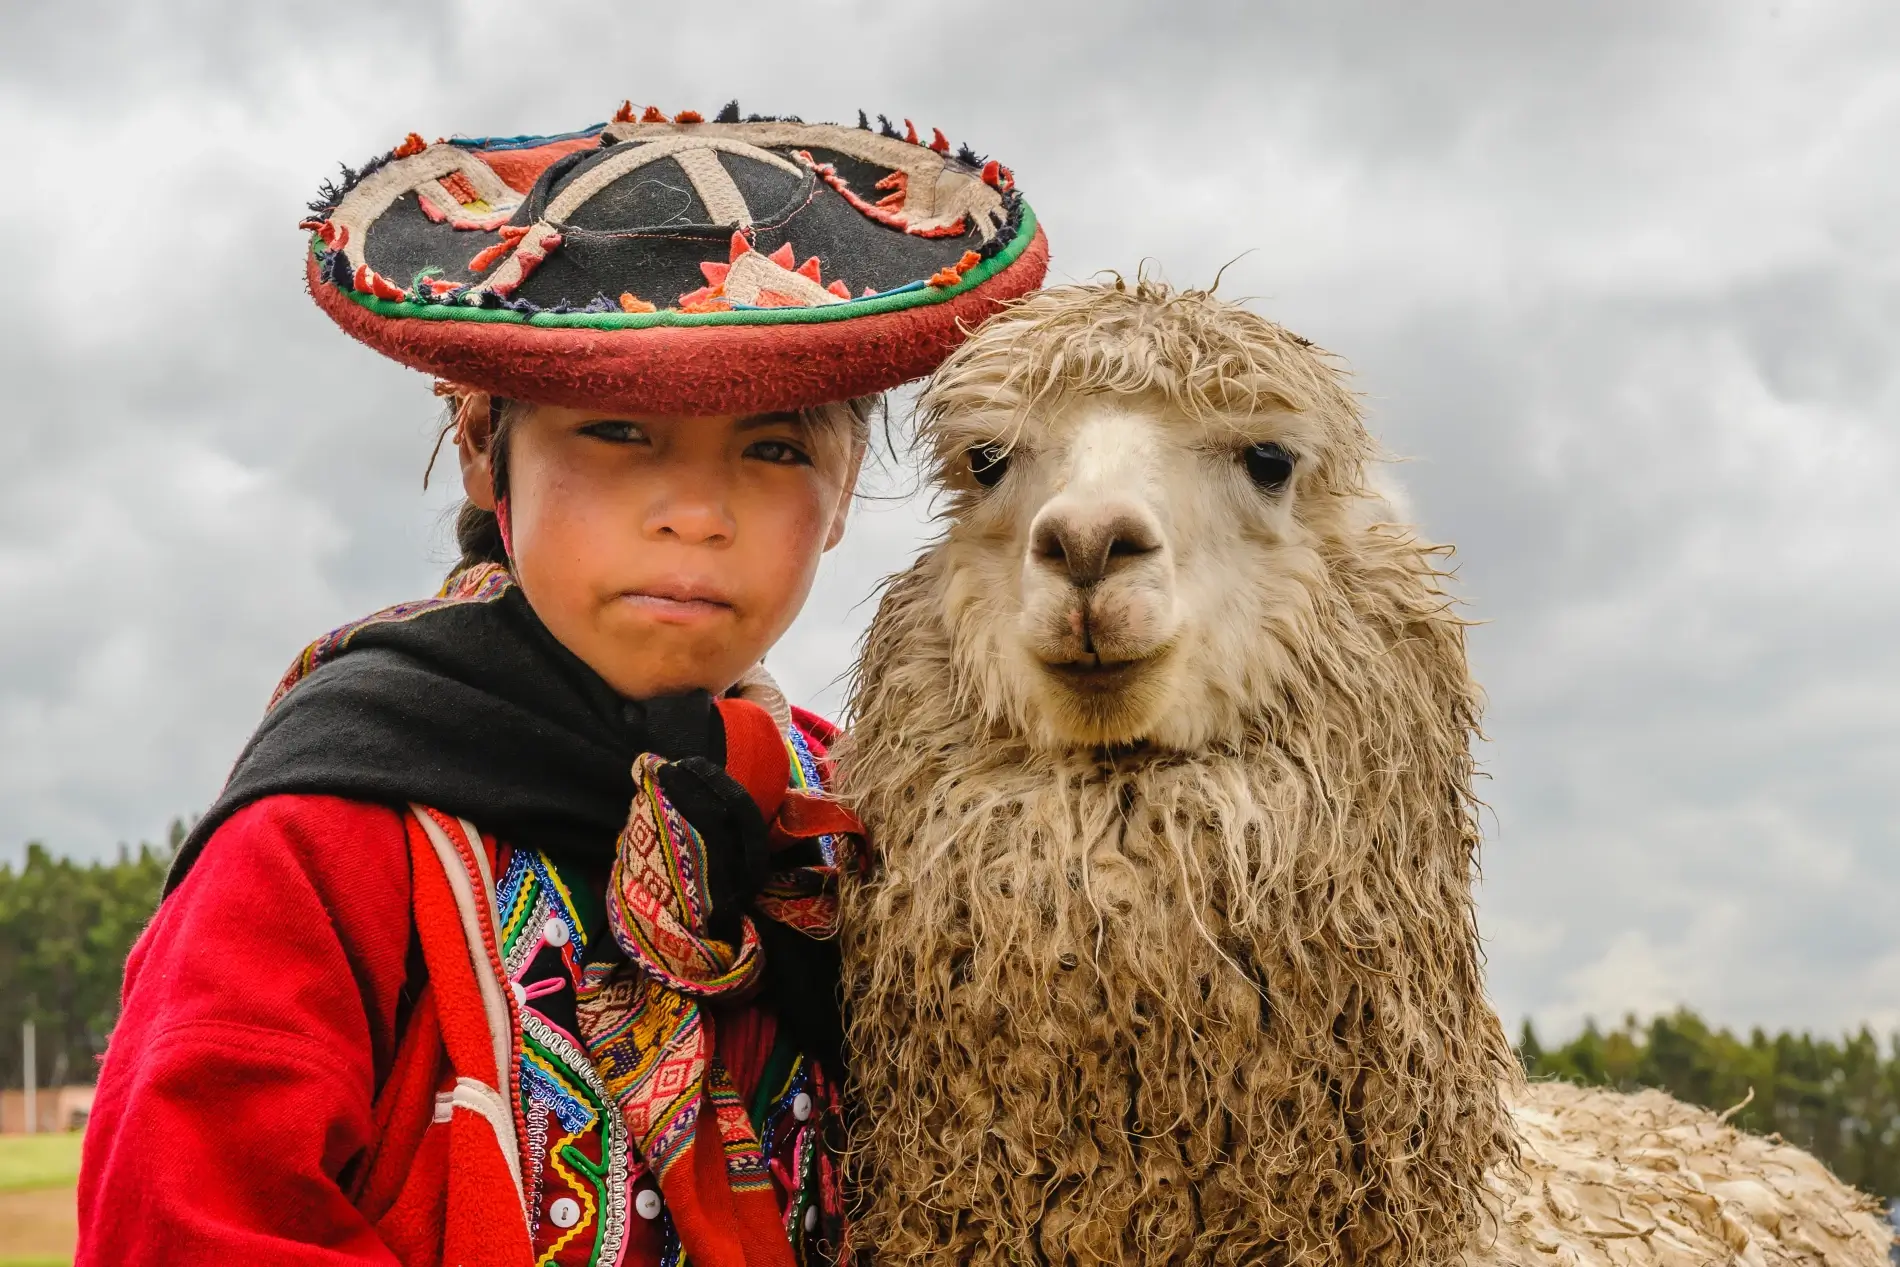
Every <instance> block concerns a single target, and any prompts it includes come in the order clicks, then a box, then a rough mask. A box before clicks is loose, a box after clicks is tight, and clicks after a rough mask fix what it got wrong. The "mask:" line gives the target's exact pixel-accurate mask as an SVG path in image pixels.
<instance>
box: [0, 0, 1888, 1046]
mask: <svg viewBox="0 0 1900 1267" xmlns="http://www.w3.org/2000/svg"><path fill="white" fill-rule="evenodd" d="M0 12H3V13H4V17H3V18H0V125H4V128H5V131H6V134H7V135H8V136H9V137H10V138H11V139H10V141H9V142H8V147H9V150H10V152H11V153H12V154H13V156H14V157H13V158H12V159H11V160H10V161H9V162H8V164H7V167H6V171H7V177H8V189H7V195H8V196H7V197H5V198H4V199H0V242H4V243H5V247H4V255H3V256H0V258H4V259H5V261H6V268H5V273H4V277H5V285H6V286H7V287H8V289H9V290H10V292H11V293H10V294H9V295H8V297H7V302H6V303H5V304H4V305H0V371H3V372H4V375H5V382H6V384H7V387H8V393H7V402H6V405H5V407H4V413H3V416H4V421H3V422H0V471H3V472H4V480H5V489H6V491H5V495H4V496H0V859H5V858H15V859H17V858H18V857H19V856H20V851H21V847H22V844H23V842H25V841H26V840H29V839H39V840H43V841H45V842H46V843H47V844H48V845H50V846H51V847H53V848H55V849H57V850H61V851H66V852H69V853H72V854H75V855H80V856H91V855H99V854H103V853H106V852H108V851H110V850H112V849H114V848H115V847H116V845H117V844H118V843H119V842H121V841H136V840H139V839H141V838H157V837H158V836H159V835H160V834H161V833H162V831H163V829H164V825H165V823H166V822H167V820H169V819H170V818H171V817H172V816H173V815H177V814H190V813H195V812H196V811H198V810H200V809H202V808H203V807H204V806H205V805H206V804H207V803H208V802H209V801H210V800H211V798H212V796H213V794H214V793H215V792H216V790H217V788H218V785H219V784H220V782H221V781H222V778H223V774H224V772H225V770H226V769H227V768H228V765H229V763H230V761H231V758H232V757H233V756H234V755H235V753H236V751H237V749H238V746H239V744H240V743H241V742H242V741H243V739H244V738H245V736H246V735H247V734H248V732H249V731H250V729H251V727H252V726H253V725H254V723H255V721H256V719H257V716H258V714H259V711H260V709H261V708H262V706H263V703H264V701H265V699H266V697H267V696H268V693H269V691H270V688H271V686H272V684H273V683H274V682H275V681H276V679H277V677H278V675H279V673H280V672H281V671H282V669H283V668H284V666H285V665H286V664H287V663H288V662H289V660H290V658H291V657H292V656H293V655H294V654H295V653H296V651H297V650H298V649H299V648H300V647H301V646H302V645H303V644H304V643H305V642H306V641H308V640H309V639H310V638H312V637H314V636H315V635H317V634H319V633H321V632H322V631H324V630H325V629H327V628H329V627H331V626H334V625H336V624H338V623H341V622H342V621H344V620H346V619H349V618H351V617H354V616H357V615H360V614H362V613H364V612H367V611H369V610H372V609H374V608H377V607H380V606H383V605H385V604H388V603H390V602H393V601H396V600H399V599H404V598H410V597H415V596H417V595H419V594H421V593H424V592H426V591H428V590H430V589H432V588H433V586H434V585H435V583H436V582H437V581H438V580H439V578H440V574H441V572H442V570H443V567H444V564H445V562H446V560H447V558H448V557H449V550H448V534H447V532H446V530H445V523H444V518H443V516H444V512H445V510H446V508H447V507H448V506H449V504H450V503H449V500H448V496H449V494H448V490H446V489H444V488H441V487H438V488H437V489H436V490H434V491H433V492H430V493H428V494H424V493H423V492H422V491H421V489H420V480H421V473H422V468H423V464H424V462H425V460H426V458H427V453H428V448H429V442H430V440H431V438H432V436H433V430H434V424H435V408H434V404H435V402H434V401H433V400H432V399H431V397H430V395H429V391H428V382H427V380H426V379H425V378H423V377H421V376H420V375H416V374H414V373H412V372H410V371H407V370H404V369H401V368H399V367H397V366H395V365H393V364H391V363H388V362H384V361H382V360H381V359H380V358H378V357H377V356H375V355H374V354H372V353H370V352H368V351H367V350H365V349H363V348H361V347H359V346H357V345H355V344H353V343H351V342H350V341H349V340H348V339H346V338H345V337H344V336H342V335H341V334H340V333H338V332H337V331H336V330H335V329H334V328H333V327H332V326H331V325H330V324H329V322H328V321H327V320H326V319H325V318H324V317H323V316H322V315H321V314H320V313H319V312H318V311H317V310H316V308H315V307H314V306H313V305H312V304H311V303H310V301H309V299H308V298H307V297H305V295H304V293H303V289H302V281H301V278H302V252H303V241H304V235H303V234H302V233H301V232H299V230H298V229H297V227H296V224H297V221H298V219H299V214H300V209H301V207H302V204H303V202H304V200H305V199H307V198H308V197H310V196H311V195H312V193H313V192H314V190H315V187H316V185H317V183H318V181H319V180H321V179H322V178H323V177H325V176H327V175H329V174H331V173H332V172H334V170H335V165H336V163H337V162H338V161H339V160H346V161H348V162H350V163H352V164H356V163H360V162H361V161H362V160H364V159H366V158H368V157H370V156H372V155H374V154H377V153H380V152H382V151H384V150H386V149H388V148H389V147H390V146H391V145H393V144H394V143H395V142H397V141H398V140H400V139H401V137H402V136H403V134H404V133H406V132H408V131H410V130H412V129H413V130H416V131H420V132H422V133H423V134H424V135H427V136H435V135H438V134H449V133H463V134H473V135H481V134H514V133H522V132H557V131H563V130H568V129H571V128H575V127H580V126H585V125H587V124H591V123H596V122H599V121H601V120H602V119H604V118H606V117H607V116H608V114H610V113H611V112H612V110H613V108H614V107H615V106H616V105H617V104H618V103H619V102H620V101H621V100H622V99H623V98H629V97H630V98H631V99H632V100H633V101H634V102H635V103H636V104H638V105H645V104H648V103H652V104H657V105H659V106H660V107H661V108H662V109H665V110H667V111H669V112H672V111H676V110H680V109H684V108H688V107H692V108H696V109H699V110H702V111H711V110H714V109H717V108H718V106H720V105H721V104H723V103H724V102H725V101H726V100H727V99H728V98H729V97H732V96H737V97H738V98H739V100H740V102H741V103H742V105H744V106H745V107H747V108H748V109H756V110H761V111H765V112H768V113H780V112H784V113H796V114H800V115H802V116H804V117H806V118H808V119H842V120H850V119H854V118H855V117H856V111H857V109H858V108H859V107H860V106H863V107H864V108H866V109H868V110H870V111H871V112H872V113H873V114H875V113H877V112H879V111H885V112H889V113H891V114H893V115H895V116H900V117H901V116H909V117H911V118H913V119H915V120H916V121H917V122H918V124H919V125H920V126H921V127H924V128H928V127H930V126H938V127H941V128H943V129H944V131H945V132H946V133H947V134H948V135H949V136H950V137H951V138H952V139H953V140H955V141H963V140H968V141H969V142H970V143H971V144H972V145H973V146H974V147H975V148H977V149H978V150H980V151H983V152H986V153H992V154H994V155H996V156H998V157H999V158H1001V159H1002V160H1003V161H1004V162H1006V163H1008V164H1010V165H1011V166H1012V167H1013V168H1014V169H1015V171H1016V172H1017V175H1018V178H1019V180H1020V182H1021V185H1022V187H1023V189H1024V190H1025V191H1026V193H1027V195H1028V197H1029V198H1030V200H1031V201H1032V202H1033V203H1034V205H1035V206H1036V208H1037V210H1038V212H1039V214H1040V215H1041V217H1042V219H1043V220H1044V223H1045V224H1046V225H1047V227H1048V230H1049V235H1050V240H1051V243H1052V246H1053V268H1054V274H1055V277H1056V278H1057V279H1082V278H1087V277H1089V276H1090V275H1092V274H1093V273H1095V272H1096V270H1098V269H1104V268H1120V269H1123V270H1132V269H1133V268H1135V267H1136V266H1137V264H1138V263H1139V262H1140V261H1141V260H1143V259H1144V258H1146V259H1151V260H1153V261H1154V262H1155V263H1156V264H1157V265H1158V266H1159V267H1160V268H1161V270H1162V271H1163V272H1165V273H1166V274H1167V275H1168V276H1169V277H1170V278H1172V279H1173V280H1175V281H1176V282H1178V283H1184V284H1204V283H1206V282H1207V281H1208V280H1209V279H1211V278H1212V276H1213V274H1214V271H1215V270H1216V269H1217V268H1218V267H1219V266H1220V265H1221V264H1222V263H1223V262H1225V261H1228V260H1230V259H1233V258H1234V257H1236V256H1241V255H1242V253H1243V252H1248V254H1245V255H1244V257H1243V258H1241V259H1240V260H1239V262H1238V263H1236V264H1234V265H1233V266H1232V267H1231V268H1229V269H1228V271H1227V275H1226V280H1225V281H1224V282H1223V284H1222V291H1223V293H1227V294H1232V295H1236V296H1242V295H1244V296H1252V297H1253V299H1252V302H1253V303H1254V304H1255V306H1256V307H1257V308H1258V309H1259V310H1260V311H1261V312H1263V313H1265V314H1267V315H1269V316H1271V317H1274V318H1275V319H1277V320H1280V321H1282V322H1285V323H1286V324H1287V325H1289V326H1291V327H1292V328H1294V329H1296V330H1298V331H1300V332H1302V333H1304V334H1306V335H1308V336H1309V337H1311V338H1314V339H1316V340H1317V341H1319V342H1320V343H1322V344H1324V345H1326V346H1327V347H1329V348H1331V349H1333V350H1335V351H1337V352H1339V353H1340V354H1341V355H1342V356H1344V357H1345V358H1346V359H1347V360H1349V361H1350V362H1351V363H1352V365H1353V366H1354V368H1355V370H1356V373H1357V382H1358V386H1359V388H1360V390H1362V391H1363V392H1364V393H1365V396H1366V400H1367V406H1368V413H1369V417H1370V419H1371V423H1372V425H1373V427H1374V429H1375V430H1376V431H1377V433H1378V434H1379V436H1380V437H1381V438H1382V439H1383V440H1384V442H1385V443H1386V445H1387V446H1388V447H1389V448H1390V449H1391V450H1392V451H1393V452H1394V453H1395V454H1398V455H1402V456H1403V457H1405V458H1406V459H1407V461H1406V462H1405V463H1404V464H1403V465H1400V466H1398V467H1397V468H1396V475H1397V478H1398V479H1399V481H1400V482H1401V484H1402V485H1403V488H1404V490H1405V492H1406V494H1407V496H1408V498H1409V501H1410V504H1411V506H1412V509H1413V511H1414V513H1415V514H1416V516H1417V517H1418V519H1419V521H1420V522H1421V523H1422V524H1423V526H1424V528H1425V530H1426V531H1427V532H1428V533H1429V534H1431V535H1433V536H1436V537H1438V538H1440V539H1445V540H1450V541H1452V542H1454V543H1456V545H1457V546H1458V549H1459V558H1460V560H1461V563H1460V580H1459V588H1460V591H1461V593H1462V594H1463V596H1464V598H1465V599H1466V600H1467V602H1468V605H1469V611H1470V613H1471V615H1472V616H1473V617H1474V618H1477V619H1480V620H1483V621H1485V622H1486V623H1485V624H1484V625H1483V626H1482V627H1481V628H1480V629H1478V630H1477V631H1476V633H1475V635H1474V638H1473V656H1474V658H1475V661H1476V666H1477V670H1478V674H1479V676H1480V678H1481V679H1482V680H1483V681H1484V683H1485V685H1486V687H1487V688H1488V691H1489V694H1490V699H1491V710H1490V714H1489V721H1488V730H1489V734H1490V742H1489V743H1488V745H1487V746H1486V749H1485V752H1484V762H1485V765H1486V768H1487V770H1488V772H1489V774H1490V776H1491V780H1490V782H1489V784H1488V786H1487V788H1486V793H1485V794H1486V797H1487V800H1488V801H1489V802H1490V804H1491V806H1492V809H1493V813H1492V815H1491V817H1490V818H1489V819H1488V821H1487V828H1488V831H1487V836H1488V839H1487V843H1486V847H1485V872H1486V881H1485V887H1484V890H1483V896H1482V902H1483V912H1482V922H1483V926H1484V928H1485V931H1486V933H1487V936H1488V938H1489V940H1490V948H1491V949H1490V953H1491V967H1492V976H1493V988H1494V992H1495V994H1496V996H1497V1000H1498V1004H1499V1007H1500V1010H1501V1011H1502V1012H1503V1013H1504V1015H1505V1016H1506V1018H1507V1020H1509V1021H1510V1022H1512V1023H1513V1024H1515V1022H1516V1021H1517V1019H1518V1018H1521V1017H1523V1016H1526V1015H1530V1016H1534V1017H1535V1018H1536V1019H1537V1021H1538V1022H1539V1023H1540V1025H1541V1026H1543V1027H1545V1028H1546V1029H1547V1030H1548V1029H1555V1030H1557V1031H1566V1032H1567V1031H1568V1030H1570V1029H1571V1028H1573V1027H1574V1026H1575V1025H1576V1024H1577V1023H1579V1021H1580V1020H1581V1018H1582V1017H1583V1016H1585V1015H1595V1016H1598V1017H1600V1018H1605V1019H1609V1020H1614V1019H1616V1018H1618V1017H1620V1016H1621V1015H1622V1013H1624V1012H1625V1011H1626V1010H1631V1009H1633V1010H1636V1011H1638V1012H1643V1013H1648V1012H1651V1011H1654V1010H1657V1009H1661V1008H1667V1007H1671V1006H1674V1005H1675V1004H1677V1003H1688V1004H1691V1005H1693V1006H1695V1007H1697V1008H1699V1009H1701V1010H1702V1011H1703V1012H1705V1013H1706V1014H1709V1015H1711V1016H1713V1017H1714V1018H1716V1019H1718V1020H1720V1021H1722V1022H1725V1023H1728V1024H1734V1025H1751V1024H1756V1023H1760V1024H1766V1025H1772V1026H1781V1025H1794V1026H1812V1027H1818V1028H1822V1029H1838V1028H1841V1027H1845V1026H1849V1025H1857V1024H1859V1023H1860V1022H1862V1021H1870V1022H1872V1023H1874V1024H1875V1025H1876V1026H1877V1027H1880V1028H1883V1029H1892V1028H1896V1027H1900V847H1897V846H1900V809H1897V808H1896V804H1897V798H1900V562H1897V561H1896V557H1895V549H1894V542H1895V541H1896V540H1897V539H1900V500H1896V496H1895V490H1896V488H1897V487H1900V369H1897V368H1896V366H1897V365H1900V358H1897V357H1896V352H1900V251H1897V250H1896V247H1897V246H1900V165H1897V164H1896V155H1900V8H1896V7H1895V6H1894V5H1893V4H1891V3H1888V2H1886V0H1869V2H1868V3H1864V4H1851V3H1838V4H1822V3H1794V2H1790V3H1785V4H1771V3H1765V2H1759V0H1711V2H1710V3H1705V4H1689V3H1658V2H1655V0H1643V2H1641V3H1635V2H1631V3H1602V2H1595V0H1592V2H1589V3H1585V2H1583V0H1577V2H1575V3H1570V4H1562V5H1557V4H1532V5H1527V4H1522V3H1515V2H1512V0H1498V2H1497V3H1494V4H1444V3H1439V4H1431V5H1414V4H1407V3H1401V2H1400V0H1390V2H1389V3H1384V4H1345V3H1336V2H1329V3H1326V4H1312V3H1288V4H1279V3H1261V2H1259V0H1251V2H1249V3H1234V4H1210V3H1182V2H1181V0H1170V2H1169V3H1166V4H1161V3H1152V4H1144V5H1135V4H1128V3H1104V2H1103V0H1092V2H1090V3H1050V2H1047V0H1039V2H1037V3H1023V2H1022V0H1014V2H1012V3H995V2H993V0H975V2H972V0H963V2H962V3H958V4H954V5H948V4H941V3H933V4H923V3H898V2H895V0H884V2H882V3H835V4H828V5H827V4H785V3H777V4H739V3H725V4H720V5H690V6H689V5H685V4H673V5H653V4H645V5H637V6H636V5H606V4H596V5H579V4H560V3H548V2H547V0H542V2H541V3H537V4H535V5H503V4H499V3H489V4H451V3H435V4H422V3H409V4H402V5H390V4H378V5H355V4H351V3H344V2H342V0H330V2H329V3H326V4H324V5H320V6H315V7H311V6H294V7H293V6H281V5H259V4H237V3H233V4H209V3H179V2H177V0H174V2H172V3H168V4H164V5H147V6H128V5H125V4H122V3H121V4H110V5H107V4H98V5H92V4H81V3H72V2H68V3H63V4H59V5H48V4H40V3H33V2H32V0H7V2H6V4H5V6H4V9H0ZM681 14H691V16H690V17H686V16H676V15H681ZM904 487H908V483H907V481H906V480H905V478H904V473H903V472H902V471H901V470H900V471H887V472H885V473H884V474H883V475H882V476H881V477H880V479H879V488H880V489H881V490H883V491H885V492H890V491H891V490H893V489H899V490H901V489H902V488H904ZM924 532H925V528H924V526H923V515H922V510H921V508H920V506H919V504H918V502H917V500H916V499H914V498H913V499H911V500H909V501H905V500H901V499H900V500H894V501H889V502H886V503H882V504H880V505H878V506H876V507H867V508H866V509H865V510H864V511H863V512H862V513H861V514H860V517H859V520H858V522H857V524H856V526H855V528H854V529H853V531H852V533H851V535H850V536H849V537H848V538H847V541H846V543H845V545H844V546H843V547H841V548H840V549H839V550H838V551H837V552H836V553H835V554H834V555H833V556H832V557H831V559H830V560H829V561H828V563H827V565H826V570H825V572H824V575H823V577H822V579H821V582H820V588H819V591H818V593H817V595H816V596H815V598H814V600H813V603H812V605H811V607H810V608H809V609H808V611H807V613H806V615H805V617H804V618H803V619H802V620H801V622H800V624H799V625H798V627H797V628H796V629H795V630H794V631H793V633H792V634H791V635H790V636H789V638H788V640H787V641H786V643H785V644H783V645H782V647H781V648H780V649H779V651H778V652H776V653H775V654H774V656H773V663H774V666H775V668H776V669H777V671H778V672H779V674H780V676H781V678H782V679H783V680H784V681H785V682H786V683H787V685H788V686H789V687H790V688H791V689H792V691H793V694H794V695H795V696H797V697H801V698H803V699H804V700H806V701H809V702H814V703H816V704H818V705H819V706H821V707H827V708H830V707H835V705H836V703H837V700H838V691H837V688H836V686H835V680H836V678H837V676H838V674H839V673H840V672H841V671H842V670H843V669H844V667H845V666H846V664H847V663H848V662H849V659H850V656H851V653H852V644H853V641H854V639H855V638H856V636H857V634H858V632H859V630H860V629H861V628H862V626H863V623H864V621H865V620H866V619H867V618H868V615H869V609H868V607H867V606H866V605H865V603H864V599H865V596H866V595H867V594H868V593H869V592H870V590H871V587H872V585H873V583H874V582H875V581H876V580H877V578H878V577H880V576H881V575H883V574H884V573H886V572H889V571H892V570H895V569H896V568H898V567H900V566H902V565H903V563H904V562H905V560H906V559H907V558H908V557H909V556H910V554H911V553H912V552H913V551H914V550H915V548H916V546H917V544H918V542H919V541H921V540H922V537H923V534H924Z"/></svg>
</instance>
